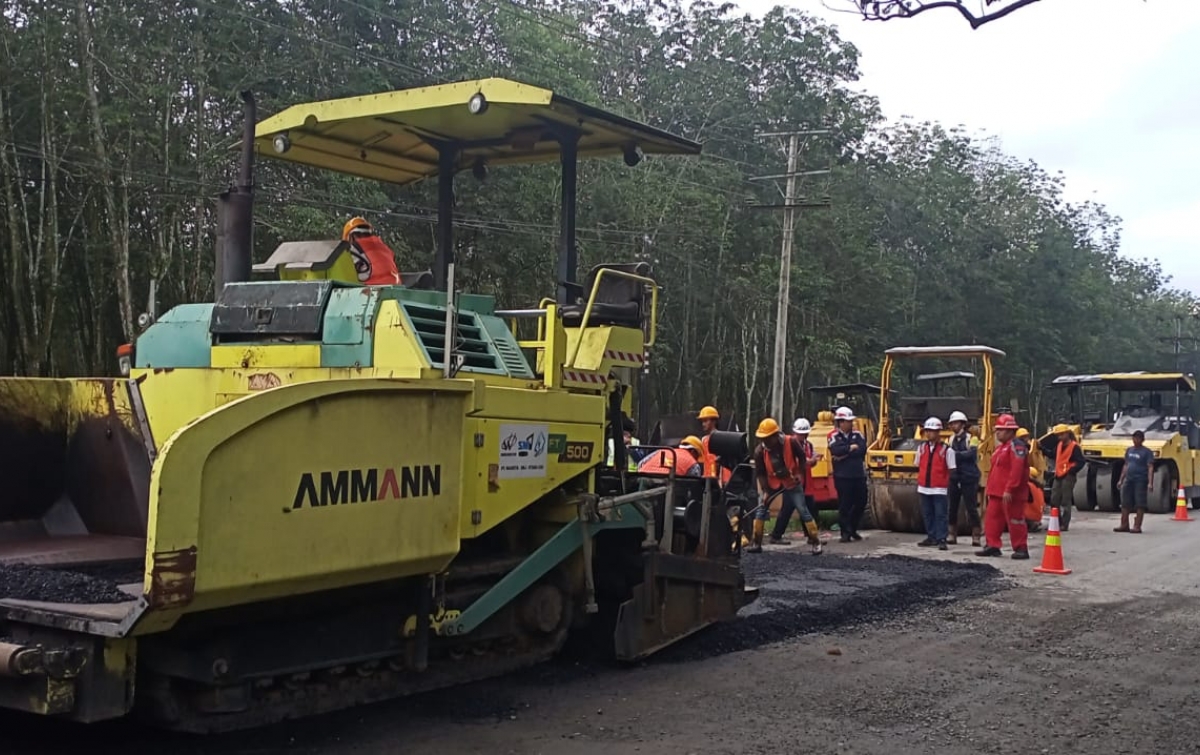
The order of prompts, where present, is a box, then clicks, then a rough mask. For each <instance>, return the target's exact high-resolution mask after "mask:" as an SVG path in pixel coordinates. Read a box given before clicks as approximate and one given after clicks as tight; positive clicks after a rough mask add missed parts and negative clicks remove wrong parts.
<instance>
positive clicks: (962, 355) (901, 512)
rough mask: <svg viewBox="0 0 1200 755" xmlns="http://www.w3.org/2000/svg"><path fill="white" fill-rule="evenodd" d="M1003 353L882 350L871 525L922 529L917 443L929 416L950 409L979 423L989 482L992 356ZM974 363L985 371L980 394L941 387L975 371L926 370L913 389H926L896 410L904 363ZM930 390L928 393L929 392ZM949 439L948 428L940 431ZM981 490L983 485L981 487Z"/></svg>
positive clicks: (903, 399) (982, 465)
mask: <svg viewBox="0 0 1200 755" xmlns="http://www.w3.org/2000/svg"><path fill="white" fill-rule="evenodd" d="M1003 356H1004V352H1003V351H1001V350H999V349H994V348H991V347H989V346H898V347H896V348H892V349H888V350H887V351H886V352H884V359H883V368H882V370H881V374H880V380H879V385H880V392H879V407H880V409H879V428H878V432H877V433H876V435H875V439H874V441H872V442H871V445H870V446H869V447H868V449H867V471H868V474H869V476H870V480H869V482H870V487H869V494H870V497H869V502H870V507H869V508H870V514H871V521H872V523H873V526H875V527H878V528H879V529H885V530H892V531H894V532H924V531H925V525H924V523H923V520H922V518H921V501H920V498H919V497H918V496H917V460H916V456H917V446H918V445H919V443H920V440H921V425H922V423H924V421H925V420H926V419H927V418H929V417H938V418H939V419H941V420H942V421H943V422H945V420H946V418H947V417H949V416H950V413H951V412H954V411H960V412H963V413H965V414H966V415H967V418H968V421H969V423H970V424H971V425H975V426H978V428H979V433H980V435H979V437H980V441H981V443H980V447H979V469H980V471H981V472H982V473H983V482H986V481H987V473H988V468H989V467H990V458H991V451H992V450H993V449H994V446H995V443H994V441H993V440H992V424H993V422H992V418H993V409H992V407H993V404H992V401H993V399H992V386H993V379H994V365H993V363H992V360H993V359H994V358H996V357H1003ZM913 360H922V361H933V362H935V363H939V364H945V363H948V362H957V363H959V364H961V363H962V362H964V361H966V362H976V363H978V365H979V366H980V367H981V368H982V370H983V381H982V385H981V387H980V390H979V391H978V392H977V393H978V395H969V394H970V393H971V391H970V390H963V391H961V395H944V393H943V392H941V391H939V389H938V385H939V384H943V383H950V384H952V383H954V382H957V381H959V380H963V381H965V382H967V383H970V382H973V378H974V377H975V375H974V373H969V372H963V371H951V372H941V373H927V374H925V375H921V376H917V377H922V378H924V379H923V380H922V379H916V377H914V379H913V380H912V381H911V382H912V383H913V387H914V388H915V389H918V390H922V391H923V394H922V395H913V394H908V395H901V396H900V398H898V399H897V401H896V404H897V410H896V411H893V408H892V401H891V396H890V394H891V393H892V391H893V388H892V386H893V381H892V373H893V371H894V370H895V368H896V365H897V362H900V361H905V362H908V361H913ZM926 394H927V395H926ZM942 436H943V439H948V438H949V436H950V431H949V430H948V429H947V430H943V431H942ZM980 489H981V490H982V485H981V488H980ZM959 526H966V519H965V514H960V519H959Z"/></svg>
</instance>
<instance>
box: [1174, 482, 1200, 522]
mask: <svg viewBox="0 0 1200 755" xmlns="http://www.w3.org/2000/svg"><path fill="white" fill-rule="evenodd" d="M1187 510H1188V499H1187V496H1186V495H1184V493H1183V486H1182V485H1180V486H1179V492H1178V493H1177V494H1176V495H1175V518H1174V519H1172V520H1171V521H1172V522H1194V521H1196V520H1195V519H1192V518H1191V517H1190V516H1188V513H1187Z"/></svg>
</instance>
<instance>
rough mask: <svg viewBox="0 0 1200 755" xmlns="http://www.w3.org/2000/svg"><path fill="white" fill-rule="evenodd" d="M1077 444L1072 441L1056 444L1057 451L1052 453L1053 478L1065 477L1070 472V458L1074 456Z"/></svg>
mask: <svg viewBox="0 0 1200 755" xmlns="http://www.w3.org/2000/svg"><path fill="white" fill-rule="evenodd" d="M1078 445H1079V444H1078V443H1076V442H1075V441H1073V440H1068V441H1066V442H1065V443H1064V442H1063V441H1061V440H1060V441H1059V442H1058V450H1057V451H1055V452H1054V476H1055V477H1066V476H1067V475H1068V474H1070V472H1071V457H1072V456H1074V455H1075V447H1076V446H1078Z"/></svg>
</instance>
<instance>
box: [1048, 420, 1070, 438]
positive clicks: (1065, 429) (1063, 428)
mask: <svg viewBox="0 0 1200 755" xmlns="http://www.w3.org/2000/svg"><path fill="white" fill-rule="evenodd" d="M1050 432H1052V433H1054V434H1055V435H1059V434H1061V433H1069V432H1071V428H1070V426H1069V425H1064V424H1063V423H1061V422H1059V423H1058V424H1057V425H1055V426H1054V428H1053V429H1052V430H1051V431H1050Z"/></svg>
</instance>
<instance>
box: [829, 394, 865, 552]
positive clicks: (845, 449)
mask: <svg viewBox="0 0 1200 755" xmlns="http://www.w3.org/2000/svg"><path fill="white" fill-rule="evenodd" d="M833 421H834V424H835V426H836V427H837V429H836V430H834V431H833V432H831V433H830V434H829V438H828V441H829V458H830V460H832V462H833V486H834V487H835V488H836V489H837V496H838V529H840V530H841V531H842V536H841V541H842V542H843V543H848V542H850V541H851V540H856V541H857V540H862V535H860V534H858V524H859V522H860V521H862V515H863V512H865V511H866V510H867V466H866V461H867V439H866V438H864V437H863V434H862V433H860V432H859V431H858V430H855V429H854V412H853V411H851V409H850V407H848V406H839V407H838V408H837V411H835V412H834V413H833Z"/></svg>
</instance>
